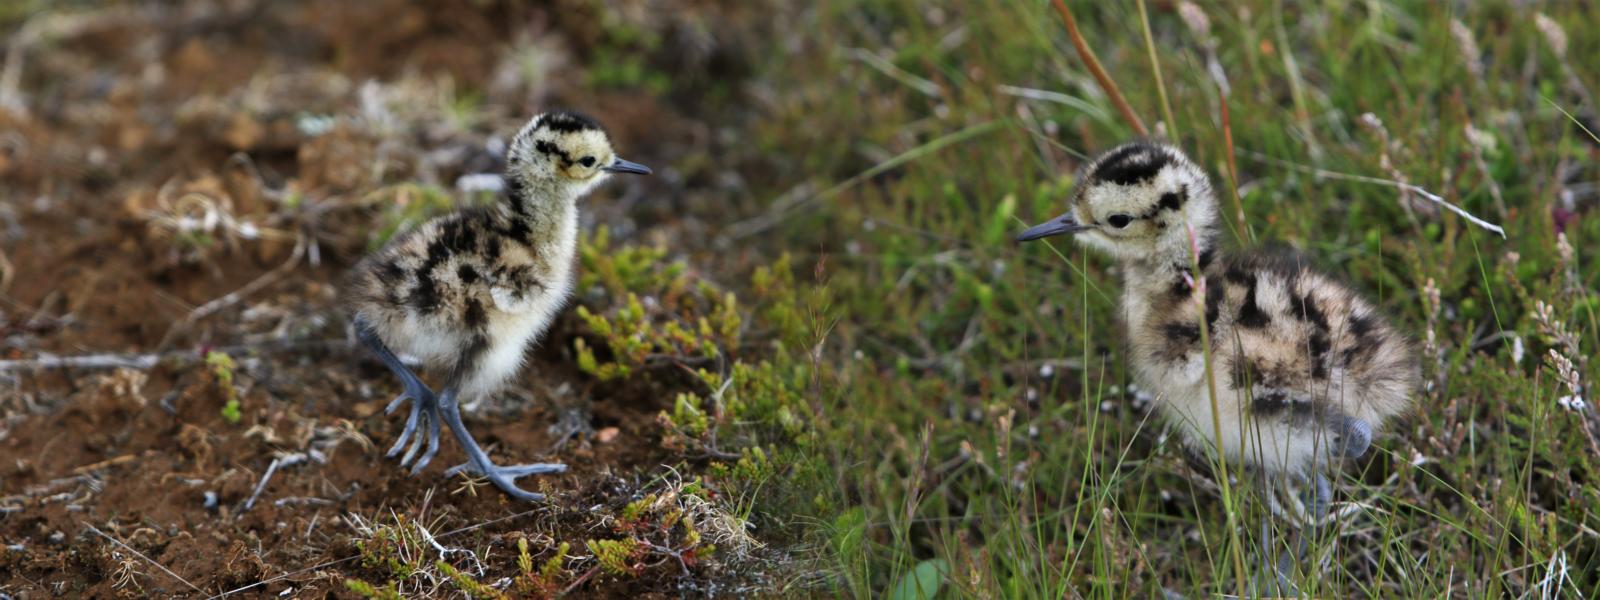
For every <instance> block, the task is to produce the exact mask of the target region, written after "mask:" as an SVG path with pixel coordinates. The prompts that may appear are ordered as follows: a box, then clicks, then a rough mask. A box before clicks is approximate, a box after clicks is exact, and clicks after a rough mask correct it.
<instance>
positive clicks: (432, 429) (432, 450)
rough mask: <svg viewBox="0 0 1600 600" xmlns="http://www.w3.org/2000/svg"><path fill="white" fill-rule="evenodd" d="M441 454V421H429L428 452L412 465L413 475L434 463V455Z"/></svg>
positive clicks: (433, 419) (435, 419) (434, 419)
mask: <svg viewBox="0 0 1600 600" xmlns="http://www.w3.org/2000/svg"><path fill="white" fill-rule="evenodd" d="M438 453H439V419H437V418H432V419H428V451H427V452H423V453H422V458H419V459H417V464H415V465H412V467H411V474H412V475H416V474H418V473H421V472H422V470H423V469H425V468H427V467H428V463H430V462H433V457H434V455H436V454H438Z"/></svg>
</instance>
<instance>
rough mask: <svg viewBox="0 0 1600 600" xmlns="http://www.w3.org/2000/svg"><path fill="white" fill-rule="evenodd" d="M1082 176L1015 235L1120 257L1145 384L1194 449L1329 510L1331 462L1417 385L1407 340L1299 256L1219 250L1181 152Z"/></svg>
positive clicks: (1206, 184)
mask: <svg viewBox="0 0 1600 600" xmlns="http://www.w3.org/2000/svg"><path fill="white" fill-rule="evenodd" d="M1078 181H1079V183H1078V186H1077V188H1076V189H1075V190H1074V192H1073V194H1072V196H1071V197H1070V198H1069V200H1068V202H1067V204H1068V208H1067V211H1066V212H1065V213H1064V214H1062V215H1061V216H1058V217H1056V218H1054V219H1051V220H1050V221H1048V222H1046V223H1044V224H1041V225H1038V226H1036V227H1032V228H1030V229H1028V230H1026V231H1024V232H1023V233H1022V234H1021V235H1019V236H1018V237H1017V240H1018V241H1028V240H1036V239H1040V238H1044V237H1047V236H1053V235H1059V234H1069V233H1070V234H1073V236H1074V239H1076V240H1077V241H1078V242H1080V243H1082V244H1084V245H1086V246H1089V247H1090V248H1094V249H1095V250H1098V251H1101V252H1104V253H1106V254H1108V255H1110V256H1111V257H1113V258H1114V259H1115V260H1116V261H1117V262H1118V264H1119V266H1120V271H1121V272H1122V276H1123V279H1124V288H1123V293H1122V307H1123V311H1124V313H1125V316H1126V326H1127V328H1128V333H1129V335H1128V340H1129V342H1130V345H1131V347H1130V348H1129V357H1130V362H1132V364H1133V367H1134V375H1135V380H1136V381H1137V382H1138V383H1139V385H1141V386H1142V387H1144V388H1145V389H1148V390H1149V391H1151V392H1152V393H1153V394H1155V396H1156V398H1157V400H1156V401H1157V403H1158V404H1159V405H1160V406H1162V408H1163V412H1164V413H1165V415H1166V416H1167V417H1168V419H1169V420H1171V421H1173V422H1174V423H1175V424H1176V425H1177V428H1178V429H1179V430H1180V431H1182V433H1183V438H1184V439H1185V440H1186V441H1187V443H1188V445H1189V446H1190V447H1191V448H1194V449H1199V450H1208V449H1216V450H1219V451H1221V453H1222V455H1223V456H1224V457H1226V458H1227V459H1228V460H1230V461H1232V462H1234V463H1236V464H1237V463H1242V464H1245V465H1248V466H1252V467H1256V468H1259V469H1260V470H1262V471H1264V472H1265V473H1266V474H1267V475H1268V478H1269V480H1271V479H1277V478H1283V477H1288V478H1291V479H1290V480H1291V481H1305V482H1308V483H1310V484H1312V486H1313V487H1312V488H1311V489H1310V490H1308V492H1311V494H1308V495H1313V494H1314V496H1313V497H1312V498H1311V500H1312V502H1311V503H1310V505H1311V506H1310V508H1309V509H1308V510H1307V513H1309V514H1312V515H1320V514H1322V513H1323V512H1325V511H1326V509H1327V505H1328V502H1329V500H1330V496H1331V491H1330V489H1329V485H1328V481H1327V478H1326V477H1325V476H1324V475H1323V472H1324V471H1325V470H1326V469H1327V468H1328V467H1329V465H1330V464H1333V462H1334V460H1333V459H1338V458H1348V457H1357V456H1360V455H1362V454H1364V453H1365V452H1366V450H1367V448H1368V446H1369V444H1370V442H1371V439H1372V435H1373V433H1374V432H1375V431H1376V430H1377V429H1378V428H1380V427H1381V426H1382V425H1383V424H1384V422H1385V421H1387V420H1388V419H1390V418H1391V417H1394V416H1395V415H1398V414H1400V413H1401V412H1403V411H1405V410H1406V408H1407V407H1408V406H1409V405H1410V394H1411V392H1412V391H1413V390H1414V389H1415V388H1416V385H1417V383H1418V380H1419V370H1418V364H1417V362H1416V359H1415V358H1414V353H1413V351H1412V349H1411V344H1410V342H1409V341H1408V340H1407V339H1406V338H1405V337H1404V336H1403V335H1401V334H1400V333H1398V332H1396V331H1395V330H1394V328H1392V327H1391V326H1390V325H1389V324H1388V323H1387V322H1386V320H1385V319H1384V317H1383V316H1382V315H1381V314H1380V313H1379V312H1378V310H1377V309H1376V308H1374V307H1373V306H1372V305H1371V304H1370V303H1368V302H1367V301H1366V300H1365V299H1363V298H1362V297H1361V296H1360V295H1359V294H1357V293H1356V292H1355V291H1353V290H1351V289H1350V288H1349V287H1348V286H1347V285H1345V284H1344V283H1342V282H1340V281H1338V280H1336V279H1334V278H1333V277H1331V276H1329V275H1326V274H1324V273H1322V272H1320V271H1318V270H1316V269H1314V268H1312V267H1311V265H1310V263H1309V261H1307V260H1306V259H1305V258H1304V257H1302V256H1300V255H1299V254H1297V253H1294V252H1293V251H1290V250H1286V249H1279V250H1253V251H1240V252H1234V253H1223V252H1222V251H1221V249H1220V248H1219V243H1218V241H1219V240H1218V238H1219V237H1220V236H1219V232H1218V229H1217V219H1218V207H1217V200H1216V197H1215V194H1214V193H1213V191H1212V186H1211V182H1210V180H1209V179H1208V178H1207V176H1206V174H1205V172H1204V171H1202V170H1201V169H1200V167H1198V166H1196V165H1195V164H1194V162H1193V161H1191V160H1190V159H1189V158H1188V157H1187V156H1185V155H1184V153H1183V152H1182V151H1181V150H1179V149H1177V148H1175V147H1172V146H1168V145H1165V144H1159V143H1154V142H1143V141H1140V142H1132V143H1127V144H1124V145H1121V146H1118V147H1116V148H1114V149H1112V150H1110V151H1108V152H1106V153H1104V154H1101V155H1100V156H1098V157H1096V158H1095V159H1094V160H1092V161H1091V162H1090V163H1089V164H1088V165H1087V166H1086V167H1085V168H1084V170H1083V172H1082V173H1081V174H1080V177H1079V179H1078ZM1196 265H1197V266H1198V267H1199V275H1200V276H1199V277H1198V278H1196V277H1195V276H1194V272H1195V270H1194V267H1195V266H1196ZM1202 325H1203V326H1204V330H1205V332H1206V334H1208V335H1202ZM1203 339H1204V340H1208V341H1209V352H1210V355H1211V368H1212V373H1214V374H1215V375H1214V381H1215V383H1216V402H1215V406H1216V414H1215V415H1213V411H1212V406H1213V403H1212V400H1211V392H1210V384H1208V380H1207V373H1206V357H1205V352H1206V350H1207V348H1203V347H1202V345H1201V342H1202V340H1203ZM1213 418H1215V419H1216V421H1215V422H1214V421H1213ZM1215 423H1220V427H1217V426H1216V425H1215ZM1219 431H1220V438H1219V436H1218V434H1219ZM1269 498H1270V496H1269Z"/></svg>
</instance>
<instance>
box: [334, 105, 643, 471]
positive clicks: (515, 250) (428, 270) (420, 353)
mask: <svg viewBox="0 0 1600 600" xmlns="http://www.w3.org/2000/svg"><path fill="white" fill-rule="evenodd" d="M612 173H638V174H649V173H650V169H649V168H647V167H645V166H644V165H640V164H638V163H633V162H629V161H627V160H623V159H622V158H620V157H618V156H617V155H616V153H615V152H613V150H612V148H611V142H610V140H609V138H608V137H607V136H606V133H605V131H604V130H603V129H602V128H601V127H600V125H599V124H598V123H596V122H595V121H593V120H591V119H589V118H588V117H585V116H582V115H579V114H576V113H570V112H552V113H547V114H543V115H539V116H537V117H534V118H533V119H532V120H530V121H529V122H528V124H527V125H526V126H524V127H523V128H522V130H521V131H520V132H518V133H517V136H516V138H514V139H513V140H512V142H511V144H510V146H509V148H508V149H507V152H506V168H505V184H506V194H505V197H504V198H503V201H501V202H499V203H497V204H495V205H494V206H489V207H477V208H468V209H463V210H459V211H456V212H455V213H453V214H450V215H447V216H443V217H440V218H437V219H434V220H432V221H428V222H427V223H424V224H422V225H421V226H419V227H417V228H416V229H414V230H412V231H410V232H407V233H403V234H401V235H399V236H397V237H396V238H395V239H394V240H392V241H391V242H389V244H388V245H387V246H385V247H384V248H383V249H382V250H379V251H377V252H376V253H374V254H372V255H371V256H368V257H367V258H366V259H365V260H363V261H361V263H359V264H357V265H356V267H355V271H354V273H353V275H352V278H351V283H350V286H349V291H348V297H349V302H350V303H351V305H352V308H353V311H352V312H353V313H354V325H355V329H356V335H357V337H358V338H359V339H360V340H361V341H362V343H364V344H365V345H367V346H368V347H369V348H371V349H372V351H373V352H374V353H376V354H377V355H378V358H379V359H381V360H382V361H383V362H384V364H385V365H387V366H388V367H389V369H390V370H392V371H394V373H395V375H396V376H397V377H398V378H399V379H400V383H401V385H402V389H403V391H402V393H401V394H400V396H398V397H396V398H395V399H394V401H393V402H390V403H389V406H388V409H387V411H388V412H390V413H392V412H394V411H395V410H396V409H397V408H399V407H400V406H401V405H402V404H403V403H404V402H405V401H406V400H410V402H411V412H410V416H409V417H408V418H407V419H406V424H405V429H404V430H402V431H401V433H400V437H399V439H398V440H396V441H395V443H394V446H393V447H391V448H390V449H389V453H388V455H389V456H390V457H393V456H395V455H397V454H399V453H400V451H401V449H402V448H404V447H405V446H406V442H407V441H408V440H410V441H411V448H410V450H408V451H407V452H406V454H405V456H404V457H403V458H402V459H401V461H400V462H401V465H402V466H403V465H406V464H409V463H411V461H412V460H413V459H416V463H415V465H414V466H413V467H412V469H411V472H412V474H416V473H418V472H420V471H421V470H422V469H423V468H424V467H426V466H427V465H428V463H429V462H430V461H431V460H433V457H434V455H435V454H437V453H438V451H439V428H440V423H441V420H442V421H443V423H444V424H445V425H446V426H448V427H449V428H450V431H451V433H452V434H453V435H454V436H455V438H456V441H457V443H459V444H461V447H462V449H463V450H465V451H466V454H467V462H466V463H465V464H462V465H459V466H456V467H454V468H452V469H450V470H449V471H447V472H446V474H447V475H450V474H454V473H456V472H458V471H461V470H463V469H464V470H466V471H467V472H470V473H474V474H478V475H481V476H484V477H487V478H488V479H489V480H490V481H492V482H494V484H495V485H496V486H498V487H499V488H500V489H501V490H503V491H505V492H506V493H507V494H510V495H511V496H514V497H516V498H520V499H524V500H539V499H541V498H543V496H542V495H541V494H537V493H533V492H528V491H525V490H523V489H521V488H518V487H517V486H516V484H515V483H514V481H515V480H516V479H517V478H519V477H522V476H526V475H533V474H541V473H559V472H562V471H565V470H566V466H565V465H562V464H552V463H539V464H528V465H516V466H498V465H495V464H494V463H493V462H491V461H490V460H489V457H488V455H486V454H485V453H484V452H483V449H482V448H480V447H479V446H478V443H477V442H476V441H475V440H474V439H473V437H472V434H471V433H469V432H468V431H467V429H466V427H465V426H464V425H463V424H462V422H461V414H460V401H461V398H467V399H473V398H478V397H482V396H484V395H487V394H490V393H493V392H494V391H495V390H497V389H499V388H500V386H501V385H502V384H504V383H505V381H506V380H507V379H508V378H510V377H511V376H512V375H514V374H516V372H517V371H518V369H519V368H520V367H521V365H522V359H523V351H524V349H525V348H526V347H527V346H528V344H529V343H530V342H532V341H534V340H535V339H537V338H538V337H539V335H540V334H541V333H543V332H544V330H545V328H546V327H547V326H548V325H549V324H550V322H551V321H552V320H553V319H554V317H555V315H556V313H557V311H559V310H560V309H561V307H562V306H563V305H564V304H565V303H566V300H567V296H568V294H569V293H570V291H571V289H572V277H573V262H574V256H575V254H576V251H577V237H578V207H577V200H578V199H579V198H581V197H583V196H584V195H585V194H587V193H588V192H589V191H590V190H592V189H594V187H595V186H596V185H599V184H600V183H601V182H603V181H605V180H606V179H607V178H608V177H609V176H610V174H612ZM391 349H393V350H397V351H399V352H401V353H404V354H407V355H410V356H413V357H416V358H418V359H420V360H421V361H423V362H424V363H425V364H426V365H428V367H429V368H430V369H434V370H437V371H439V372H442V373H444V374H445V380H444V385H443V387H442V388H441V390H440V392H439V393H438V394H437V395H435V394H434V392H433V391H432V390H431V389H430V388H429V387H428V386H427V385H426V384H424V383H423V382H422V380H421V379H419V378H418V377H417V375H416V374H415V373H413V372H412V371H411V370H410V369H409V368H407V367H406V365H405V364H404V363H402V362H401V361H400V359H398V358H397V357H396V356H395V354H394V352H393V351H392V350H391ZM419 430H420V431H419ZM424 442H426V451H424V452H423V453H422V454H421V456H420V458H419V457H418V454H417V452H418V451H419V449H421V448H422V447H423V446H424Z"/></svg>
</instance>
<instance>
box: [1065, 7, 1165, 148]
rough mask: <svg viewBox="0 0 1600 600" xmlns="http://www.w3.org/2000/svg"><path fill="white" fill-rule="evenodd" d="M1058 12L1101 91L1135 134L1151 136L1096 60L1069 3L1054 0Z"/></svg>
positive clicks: (1079, 55) (1068, 34)
mask: <svg viewBox="0 0 1600 600" xmlns="http://www.w3.org/2000/svg"><path fill="white" fill-rule="evenodd" d="M1053 4H1055V7H1056V12H1057V13H1059V14H1060V15H1061V20H1062V21H1063V22H1065V23H1066V24H1067V36H1068V37H1070V38H1072V46H1073V47H1074V48H1077V50H1078V57H1079V58H1082V59H1083V64H1084V66H1087V67H1088V68H1089V73H1090V74H1091V75H1094V80H1095V82H1096V83H1099V84H1100V89H1102V90H1105V92H1106V95H1107V96H1110V97H1111V103H1112V104H1114V105H1116V107H1117V111H1118V112H1121V113H1122V120H1124V121H1127V122H1128V126H1129V127H1132V128H1133V130H1134V132H1136V133H1138V134H1139V135H1141V136H1148V135H1150V130H1149V129H1146V128H1145V126H1144V121H1140V120H1139V115H1137V114H1134V112H1133V107H1131V106H1128V100H1127V99H1126V98H1123V97H1122V90H1120V89H1118V88H1117V82H1115V81H1112V80H1111V76H1110V75H1108V74H1106V70H1105V68H1104V67H1101V66H1100V59H1098V58H1095V56H1094V50H1092V49H1090V48H1089V43H1088V42H1086V41H1084V39H1083V34H1082V33H1080V32H1079V31H1078V20H1077V19H1075V18H1073V17H1072V10H1070V9H1068V8H1067V3H1065V2H1062V1H1061V0H1054V1H1053Z"/></svg>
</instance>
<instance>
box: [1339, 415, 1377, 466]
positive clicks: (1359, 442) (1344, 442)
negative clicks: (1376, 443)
mask: <svg viewBox="0 0 1600 600" xmlns="http://www.w3.org/2000/svg"><path fill="white" fill-rule="evenodd" d="M1335 435H1337V436H1338V439H1337V443H1338V450H1339V452H1340V454H1342V455H1344V457H1345V458H1356V457H1358V456H1361V455H1363V454H1366V453H1367V448H1370V447H1372V425H1370V424H1368V423H1367V422H1366V421H1363V420H1361V419H1357V418H1355V417H1343V418H1342V419H1341V421H1340V422H1339V423H1338V424H1337V425H1336V426H1335Z"/></svg>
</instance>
